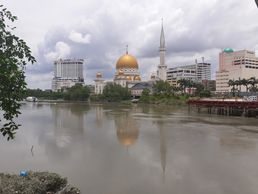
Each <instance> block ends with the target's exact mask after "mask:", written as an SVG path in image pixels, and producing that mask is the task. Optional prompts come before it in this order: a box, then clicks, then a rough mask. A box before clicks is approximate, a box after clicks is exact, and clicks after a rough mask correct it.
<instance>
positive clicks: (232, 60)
mask: <svg viewBox="0 0 258 194" xmlns="http://www.w3.org/2000/svg"><path fill="white" fill-rule="evenodd" d="M257 75H258V58H257V57H256V56H255V52H253V51H249V50H240V51H234V50H233V49H231V48H226V49H224V50H223V51H222V52H221V53H220V54H219V69H218V71H217V72H216V93H228V92H230V91H231V87H229V85H228V81H229V80H238V79H250V78H251V77H257ZM241 91H242V92H243V91H245V88H244V87H242V88H241Z"/></svg>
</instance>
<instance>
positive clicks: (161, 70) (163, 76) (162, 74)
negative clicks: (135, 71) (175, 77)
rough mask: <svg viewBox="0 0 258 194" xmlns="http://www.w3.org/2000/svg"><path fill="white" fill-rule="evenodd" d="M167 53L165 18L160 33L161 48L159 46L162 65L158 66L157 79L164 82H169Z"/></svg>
mask: <svg viewBox="0 0 258 194" xmlns="http://www.w3.org/2000/svg"><path fill="white" fill-rule="evenodd" d="M165 53H166V44H165V34H164V28H163V18H162V23H161V33H160V46H159V58H160V64H159V65H158V72H157V73H158V75H157V77H158V78H159V79H160V80H163V81H166V80H167V65H166V63H165Z"/></svg>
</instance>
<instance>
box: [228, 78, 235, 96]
mask: <svg viewBox="0 0 258 194" xmlns="http://www.w3.org/2000/svg"><path fill="white" fill-rule="evenodd" d="M228 85H229V87H232V89H231V91H232V95H233V97H235V91H236V88H235V86H236V81H234V80H232V79H230V80H228Z"/></svg>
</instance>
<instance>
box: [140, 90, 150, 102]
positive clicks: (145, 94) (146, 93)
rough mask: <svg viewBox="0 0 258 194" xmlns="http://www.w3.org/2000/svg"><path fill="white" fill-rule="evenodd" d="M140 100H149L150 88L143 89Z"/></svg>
mask: <svg viewBox="0 0 258 194" xmlns="http://www.w3.org/2000/svg"><path fill="white" fill-rule="evenodd" d="M140 100H141V101H142V102H148V101H149V100H150V90H149V89H147V88H145V89H143V91H142V95H141V98H140Z"/></svg>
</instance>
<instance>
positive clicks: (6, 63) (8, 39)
mask: <svg viewBox="0 0 258 194" xmlns="http://www.w3.org/2000/svg"><path fill="white" fill-rule="evenodd" d="M15 20H17V17H16V16H13V15H12V13H11V12H10V11H8V10H7V9H6V8H4V7H3V5H0V110H2V111H3V120H0V122H1V124H2V127H1V128H0V131H1V133H2V134H3V136H6V135H7V139H8V140H9V139H13V138H14V135H15V131H16V130H17V129H18V127H19V125H18V124H16V123H15V121H14V119H15V118H17V117H18V115H19V114H20V112H19V109H20V106H21V105H20V103H19V101H21V100H22V98H23V96H24V94H25V91H26V83H25V75H24V68H25V65H26V64H27V63H28V62H31V63H34V62H36V60H35V58H34V57H33V56H32V55H31V51H30V48H29V47H28V46H27V45H26V43H25V42H24V40H22V39H20V38H19V37H17V36H15V35H14V34H13V31H14V29H15V27H11V26H10V24H11V23H12V22H14V21H15Z"/></svg>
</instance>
